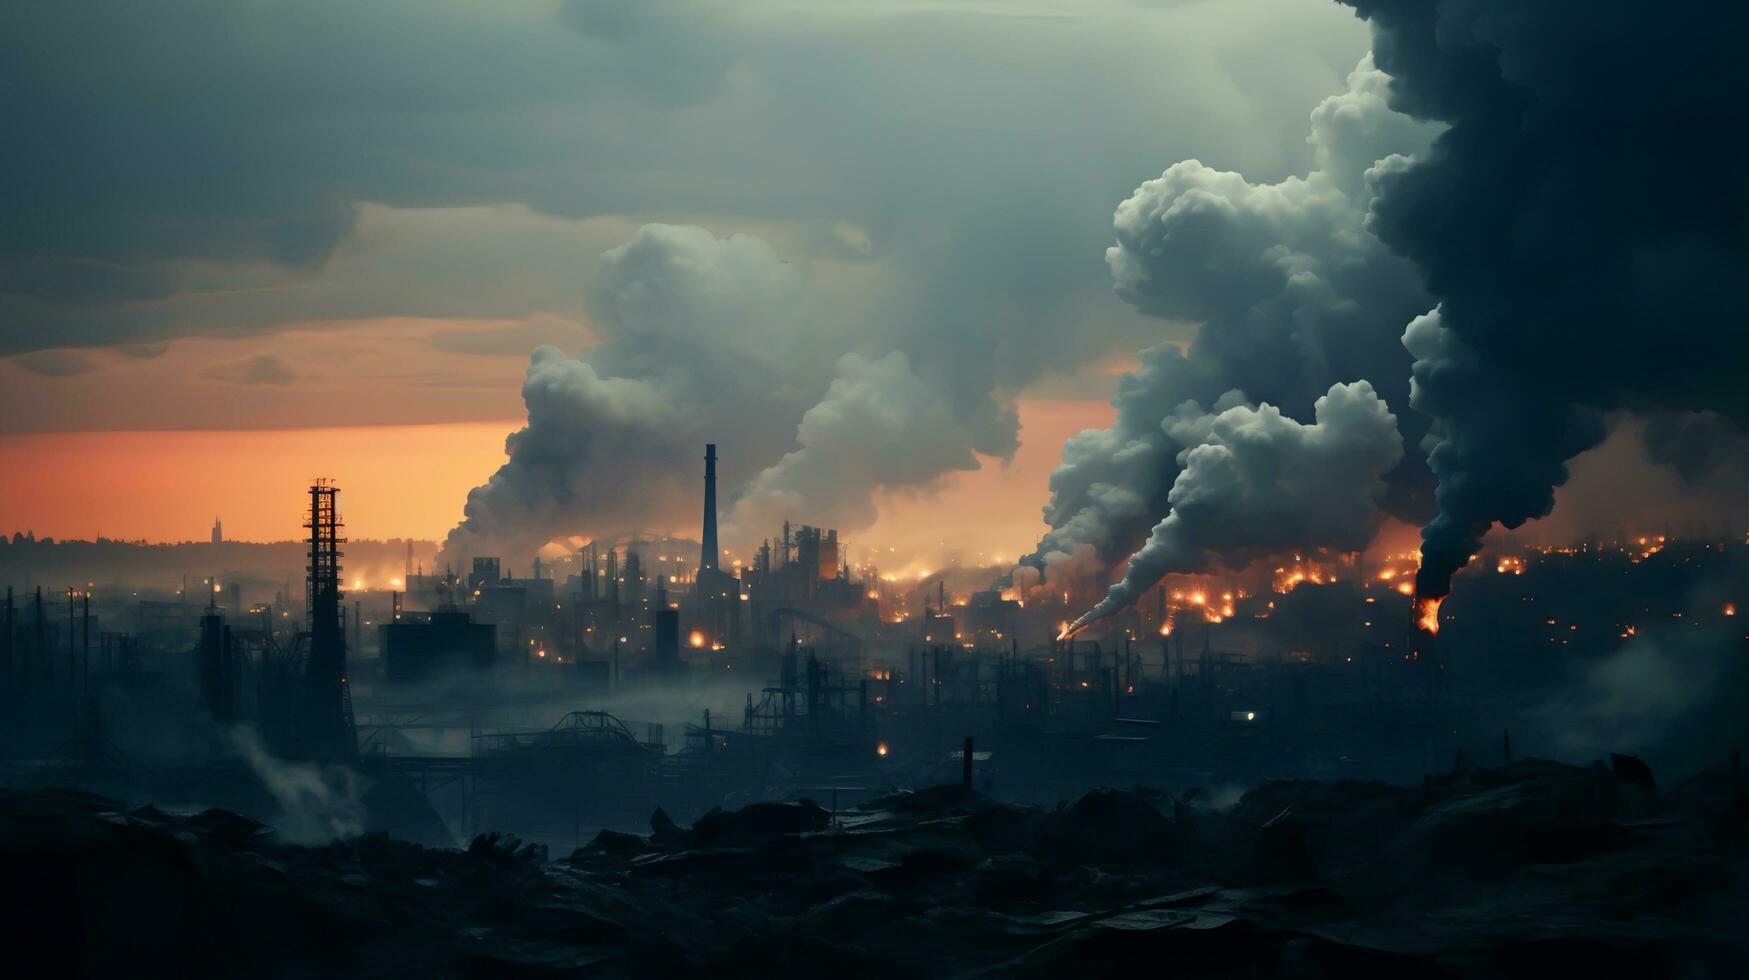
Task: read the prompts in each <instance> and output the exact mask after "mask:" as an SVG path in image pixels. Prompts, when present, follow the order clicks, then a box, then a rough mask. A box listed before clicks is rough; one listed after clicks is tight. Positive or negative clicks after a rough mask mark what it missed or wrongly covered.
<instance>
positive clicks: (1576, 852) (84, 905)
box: [0, 759, 1749, 980]
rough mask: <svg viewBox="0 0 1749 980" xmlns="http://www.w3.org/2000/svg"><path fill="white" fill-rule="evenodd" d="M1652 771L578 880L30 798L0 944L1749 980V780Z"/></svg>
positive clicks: (587, 859) (494, 854)
mask: <svg viewBox="0 0 1749 980" xmlns="http://www.w3.org/2000/svg"><path fill="white" fill-rule="evenodd" d="M1634 761H1637V760H1622V759H1618V760H1617V763H1616V765H1615V767H1614V768H1613V769H1612V768H1606V767H1602V766H1598V767H1593V768H1576V767H1572V766H1566V765H1561V764H1557V763H1552V762H1542V761H1536V760H1526V761H1521V762H1516V763H1512V764H1510V765H1507V766H1505V767H1504V768H1499V769H1472V770H1468V771H1464V772H1459V773H1454V774H1452V775H1450V776H1445V777H1439V778H1436V779H1431V780H1429V781H1428V782H1427V783H1426V784H1425V785H1422V786H1419V787H1396V786H1386V785H1383V784H1373V783H1310V782H1272V783H1266V784H1264V785H1262V786H1260V787H1258V788H1256V789H1254V790H1252V791H1251V792H1249V793H1247V794H1246V795H1245V796H1244V797H1243V798H1242V799H1241V800H1240V801H1239V802H1238V803H1237V804H1236V805H1234V806H1231V807H1230V808H1227V809H1225V810H1217V809H1215V808H1213V807H1211V806H1208V805H1207V804H1206V803H1205V802H1204V801H1203V800H1202V799H1200V798H1199V797H1198V796H1197V795H1196V794H1188V795H1187V797H1185V798H1178V799H1174V798H1170V797H1167V796H1164V795H1157V794H1153V793H1149V792H1146V791H1118V790H1109V789H1107V790H1098V791H1095V792H1091V793H1088V794H1086V795H1084V796H1082V797H1080V798H1079V799H1077V800H1074V801H1073V802H1070V803H1067V804H1064V805H1061V806H1059V807H1057V808H1056V809H1054V810H1048V809H1041V808H1034V807H1023V806H1014V805H1010V804H1004V803H999V802H995V801H992V800H990V799H987V798H984V797H981V796H978V795H975V794H967V793H965V792H963V791H961V790H960V789H958V788H957V787H953V788H948V787H941V788H936V789H931V790H927V791H921V792H917V793H914V794H900V795H896V796H891V797H887V798H884V799H882V800H878V801H875V802H873V803H870V804H868V805H866V806H864V807H861V808H858V809H856V810H851V811H845V812H842V813H840V814H837V815H836V816H834V815H833V814H831V813H829V812H828V811H826V810H825V809H822V808H821V807H819V806H817V805H815V804H814V803H811V802H807V801H803V802H798V803H777V804H771V803H767V804H757V805H754V806H750V807H747V808H745V809H742V810H737V811H731V812H722V811H719V812H714V813H712V814H710V815H707V816H706V817H705V818H703V819H701V820H699V821H698V822H697V823H696V824H695V825H694V826H693V827H691V828H688V829H682V828H680V827H678V826H675V825H674V824H673V822H672V821H670V820H668V819H667V817H666V816H665V815H663V814H660V813H659V812H658V814H657V815H656V816H655V817H654V819H653V820H652V827H653V832H652V834H651V835H650V836H647V837H645V836H636V835H630V834H618V833H612V832H604V833H603V834H601V835H600V836H599V837H598V838H596V840H595V841H594V842H592V843H591V844H590V845H589V846H587V847H584V848H582V849H579V850H578V851H577V852H576V853H574V854H572V855H570V856H568V857H564V858H560V859H557V860H548V856H547V855H546V854H545V853H544V851H543V850H542V849H540V848H537V847H534V846H532V845H526V844H523V843H522V842H521V841H519V840H517V839H515V838H513V837H501V836H497V835H483V836H481V837H479V838H476V839H475V840H474V841H473V843H472V844H471V845H470V846H469V847H468V848H467V849H466V850H465V851H463V850H433V849H428V848H423V847H420V846H417V845H414V844H408V843H404V842H399V841H395V840H390V839H388V838H386V837H382V836H379V835H367V836H364V837H359V838H355V839H351V840H347V841H343V842H339V843H335V844H331V845H328V846H325V847H314V848H311V847H298V846H292V845H288V844H283V843H280V842H278V841H277V840H276V839H275V835H274V833H273V831H272V829H271V828H269V827H266V826H263V825H261V824H258V823H256V822H254V821H252V820H249V819H247V818H244V817H241V816H238V815H236V814H233V813H230V812H228V811H223V810H208V811H206V812H203V813H199V814H195V815H192V816H178V815H172V814H168V813H164V812H161V811H158V810H155V809H153V808H151V807H146V808H142V809H137V810H132V811H129V810H125V809H123V808H122V807H121V806H120V805H119V804H116V803H114V802H113V801H109V800H106V799H103V798H101V797H95V796H90V795H86V794H80V793H74V792H70V791H57V790H49V791H40V792H35V793H30V794H19V793H9V792H8V793H0V873H3V874H4V876H5V880H6V881H7V882H8V884H9V886H10V888H9V890H10V892H11V893H12V895H13V896H14V898H15V903H14V904H15V908H14V911H12V912H11V913H9V915H8V916H6V917H5V918H4V921H5V926H4V927H0V932H4V933H13V935H9V936H7V938H8V939H9V940H11V946H12V948H13V949H15V950H20V949H25V948H29V949H34V950H36V951H38V954H41V953H44V952H46V953H48V954H49V955H50V956H54V957H61V956H64V957H67V959H66V960H65V961H64V962H63V963H62V967H63V969H62V970H59V971H53V972H65V973H72V974H84V975H106V976H125V975H140V976H145V975H164V974H166V973H169V972H171V971H173V972H174V973H175V974H177V975H184V976H191V975H198V976H212V975H248V976H252V977H303V976H332V975H347V976H367V977H390V976H407V975H424V976H437V977H451V976H454V977H467V976H492V977H522V976H528V977H560V976H600V977H621V976H624V977H634V976H640V977H647V976H674V975H678V974H679V972H680V971H682V970H699V971H704V972H703V973H702V974H701V975H705V976H711V977H723V976H753V975H768V976H801V975H808V974H819V975H825V976H830V977H832V978H833V980H849V978H855V977H888V978H891V977H903V976H915V975H925V976H991V977H1052V976H1104V975H1115V974H1117V973H1119V972H1120V971H1121V972H1128V971H1130V970H1132V969H1136V968H1144V967H1145V968H1149V969H1155V970H1169V971H1172V972H1173V973H1175V974H1177V975H1179V976H1189V977H1204V976H1206V977H1272V976H1281V977H1356V976H1416V977H1460V976H1488V977H1515V976H1526V977H1528V976H1536V977H1538V978H1544V977H1547V976H1550V975H1586V974H1587V973H1590V974H1592V975H1608V976H1636V977H1662V976H1672V977H1677V976H1679V977H1705V976H1722V975H1738V974H1737V973H1736V971H1737V970H1738V969H1739V968H1740V966H1741V964H1742V963H1743V962H1745V961H1746V957H1749V938H1746V937H1745V936H1744V935H1743V933H1742V930H1741V929H1740V926H1741V924H1742V923H1743V922H1744V921H1749V917H1746V915H1745V913H1746V912H1749V887H1746V886H1749V875H1746V874H1745V872H1746V870H1749V860H1746V858H1749V776H1745V775H1744V774H1742V773H1739V772H1735V771H1726V770H1719V771H1714V772H1710V773H1707V774H1704V775H1702V776H1701V777H1698V778H1696V779H1694V780H1692V781H1690V782H1688V783H1686V784H1684V785H1682V786H1680V787H1677V788H1676V789H1674V790H1672V791H1669V792H1665V793H1659V792H1658V791H1657V790H1656V789H1654V788H1653V787H1652V786H1651V785H1650V784H1649V773H1642V772H1641V771H1640V769H1643V767H1640V769H1636V768H1635V767H1634V766H1633V765H1632V762H1634Z"/></svg>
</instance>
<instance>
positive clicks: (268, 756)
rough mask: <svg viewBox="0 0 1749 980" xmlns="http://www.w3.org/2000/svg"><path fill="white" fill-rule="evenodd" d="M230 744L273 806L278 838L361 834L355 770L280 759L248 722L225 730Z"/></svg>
mask: <svg viewBox="0 0 1749 980" xmlns="http://www.w3.org/2000/svg"><path fill="white" fill-rule="evenodd" d="M230 742H231V746H232V748H233V749H235V750H236V752H237V755H238V756H239V757H240V758H242V760H243V761H244V762H246V763H248V764H249V768H250V769H251V770H253V771H254V772H255V775H256V776H257V777H258V778H260V780H261V785H262V786H263V787H264V788H266V790H267V792H268V795H270V796H272V797H273V801H274V803H275V804H277V805H278V807H279V812H278V813H276V814H274V817H273V826H274V830H275V831H276V832H277V833H278V834H279V836H280V837H281V838H283V839H284V840H286V841H287V842H289V843H292V844H308V845H316V844H326V843H328V842H330V841H333V840H337V839H340V838H345V837H357V836H358V835H359V834H361V833H363V832H364V789H365V786H364V778H363V777H362V776H360V775H359V774H358V773H357V772H356V771H355V770H353V769H350V768H348V767H346V766H330V765H318V764H316V763H312V762H291V761H288V760H285V759H281V758H279V757H277V756H275V755H274V754H273V753H271V752H269V751H268V750H267V746H266V745H265V744H263V743H262V741H261V735H260V733H259V732H257V731H256V730H255V729H254V728H251V727H248V726H239V727H237V728H233V729H231V731H230Z"/></svg>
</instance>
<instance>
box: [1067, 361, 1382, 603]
mask: <svg viewBox="0 0 1749 980" xmlns="http://www.w3.org/2000/svg"><path fill="white" fill-rule="evenodd" d="M1237 397H1242V396H1237ZM1313 414H1314V416H1315V418H1316V421H1315V422H1313V423H1311V424H1309V425H1307V424H1302V423H1300V422H1296V421H1294V420H1293V419H1291V418H1289V417H1287V416H1285V415H1283V414H1282V413H1281V411H1280V410H1279V409H1277V408H1275V407H1274V406H1272V405H1269V404H1262V405H1256V406H1252V405H1249V404H1237V405H1232V406H1231V407H1229V408H1226V409H1224V410H1217V411H1214V412H1205V411H1203V409H1202V406H1200V405H1198V404H1196V403H1194V402H1189V403H1186V404H1185V405H1183V406H1180V408H1179V409H1178V410H1177V411H1176V412H1175V413H1173V415H1172V416H1170V417H1168V418H1167V419H1166V420H1165V422H1164V423H1162V429H1163V430H1164V431H1165V432H1166V433H1167V434H1168V436H1169V438H1170V439H1171V440H1172V441H1173V442H1174V443H1175V444H1177V445H1183V446H1188V447H1190V448H1187V449H1184V450H1182V451H1180V453H1179V455H1178V459H1177V465H1178V476H1177V479H1175V480H1174V481H1173V484H1172V489H1171V491H1170V492H1169V493H1168V494H1167V502H1168V504H1169V505H1170V507H1171V512H1170V513H1169V514H1167V515H1166V517H1165V519H1164V520H1161V521H1160V522H1159V523H1158V524H1155V525H1154V529H1153V532H1152V533H1151V534H1150V535H1149V536H1148V541H1147V544H1145V545H1143V547H1142V549H1141V550H1140V551H1138V552H1136V553H1135V554H1134V555H1132V556H1131V557H1130V561H1129V567H1128V569H1127V571H1126V572H1125V574H1124V577H1123V579H1122V580H1121V581H1119V582H1118V583H1117V584H1115V585H1113V586H1112V587H1111V590H1110V591H1109V592H1108V593H1107V594H1106V597H1105V598H1104V599H1103V600H1101V601H1100V602H1099V604H1098V605H1096V606H1094V608H1093V609H1091V610H1089V611H1088V612H1087V613H1085V614H1084V615H1082V616H1081V618H1079V619H1077V620H1076V621H1075V622H1074V623H1073V624H1071V626H1070V627H1069V632H1070V633H1073V632H1076V631H1079V630H1081V629H1083V628H1085V627H1086V626H1088V625H1089V624H1091V623H1093V622H1095V621H1097V620H1099V619H1102V618H1104V617H1106V616H1109V615H1111V614H1113V613H1115V612H1118V611H1119V610H1122V609H1124V608H1125V607H1127V606H1129V605H1131V604H1133V603H1134V602H1135V601H1136V600H1137V599H1138V598H1139V597H1140V596H1141V594H1142V593H1143V592H1145V591H1147V590H1148V589H1149V588H1151V587H1152V586H1153V585H1154V584H1155V583H1156V582H1158V581H1160V579H1161V578H1162V577H1164V576H1165V575H1168V574H1170V573H1173V572H1193V571H1203V570H1205V569H1208V568H1210V567H1213V566H1218V565H1221V564H1223V563H1226V562H1231V561H1244V560H1247V559H1248V558H1250V557H1254V556H1257V555H1261V554H1267V553H1270V552H1275V551H1281V550H1284V549H1287V548H1307V549H1314V548H1327V549H1330V550H1332V551H1358V550H1360V549H1362V548H1364V547H1366V545H1367V544H1368V543H1370V542H1371V541H1372V539H1373V536H1374V535H1375V534H1377V533H1378V527H1379V522H1380V521H1381V520H1382V518H1383V514H1382V512H1381V511H1380V509H1379V505H1380V502H1381V501H1382V500H1383V499H1384V496H1385V491H1386V483H1385V476H1386V474H1388V473H1389V472H1390V471H1391V469H1392V467H1394V466H1396V465H1397V463H1398V462H1399V461H1400V460H1401V459H1402V458H1403V440H1402V437H1401V436H1400V435H1399V434H1398V432H1397V420H1396V418H1395V416H1393V415H1392V414H1391V410H1390V408H1389V407H1388V406H1386V404H1385V403H1384V400H1383V399H1381V398H1379V396H1378V394H1377V393H1376V392H1375V391H1373V388H1372V385H1370V384H1368V383H1367V382H1365V381H1356V382H1354V383H1352V384H1337V385H1334V386H1332V387H1331V388H1330V390H1329V391H1328V392H1327V393H1326V394H1325V395H1324V396H1323V397H1322V398H1319V399H1318V401H1317V403H1316V404H1315V405H1314V407H1313Z"/></svg>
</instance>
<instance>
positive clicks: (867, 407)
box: [445, 225, 1013, 555]
mask: <svg viewBox="0 0 1749 980" xmlns="http://www.w3.org/2000/svg"><path fill="white" fill-rule="evenodd" d="M591 302H592V305H593V307H594V308H595V310H596V312H597V314H598V317H599V320H600V322H601V326H602V331H603V334H604V339H603V342H602V343H601V344H600V345H599V346H596V347H592V348H590V349H588V350H586V351H584V352H582V353H581V354H579V355H577V356H575V357H573V356H568V355H566V354H564V353H562V352H560V351H558V350H557V349H555V348H552V347H542V348H539V349H537V350H536V351H535V352H534V356H533V359H532V362H531V364H530V366H529V370H528V375H527V378H526V380H525V381H524V383H523V388H522V393H523V401H524V402H525V404H526V405H527V408H528V423H527V425H526V426H524V427H523V428H522V429H521V430H519V431H517V432H515V433H513V434H512V435H511V436H510V437H509V439H508V440H507V443H506V449H507V452H508V454H509V457H510V458H509V460H508V461H507V462H505V464H504V465H503V466H501V467H500V468H499V470H498V472H497V473H495V474H494V475H493V476H492V478H491V479H490V480H489V481H488V482H487V483H486V484H485V485H484V486H481V487H478V488H476V489H475V490H473V491H472V492H471V493H470V494H469V495H468V501H467V506H466V510H465V515H466V516H465V519H464V520H463V522H462V523H461V524H460V525H459V526H458V527H457V528H456V529H455V530H454V531H452V532H451V533H450V536H449V539H448V541H447V542H446V543H445V550H446V552H451V553H454V554H458V555H461V554H481V553H502V554H510V555H525V554H527V553H529V552H531V551H533V550H534V549H536V548H538V547H540V546H541V545H542V544H544V543H546V542H547V541H549V540H551V539H552V538H554V537H558V536H561V535H569V534H577V535H588V536H596V535H601V534H609V533H614V532H618V531H622V530H626V529H630V528H640V527H643V528H648V529H650V530H654V531H659V532H660V531H667V530H670V529H672V528H673V527H674V526H676V525H678V524H681V523H685V522H690V521H695V520H696V519H697V507H698V488H699V483H698V480H699V475H700V472H701V469H702V464H701V463H700V462H698V459H699V457H700V456H701V455H702V452H703V446H704V443H706V442H715V443H718V444H719V447H720V455H721V458H722V463H721V468H720V472H719V478H720V479H721V480H722V482H723V483H724V484H725V486H726V487H728V488H736V487H737V486H738V485H740V484H742V483H743V482H746V481H751V482H746V485H745V486H740V487H739V489H731V491H730V492H729V494H728V496H729V497H730V499H732V500H734V501H735V502H736V506H735V509H734V510H733V512H732V514H731V515H730V519H729V521H727V522H726V525H725V537H726V538H727V539H730V540H737V534H736V532H737V530H739V531H740V536H739V539H738V540H743V541H744V540H751V539H752V538H754V537H756V536H757V533H758V531H759V530H762V527H760V526H756V524H757V523H758V522H762V521H770V522H774V523H775V522H776V521H781V520H782V519H783V518H784V517H787V516H791V515H792V514H795V513H801V512H804V506H803V505H804V504H805V505H806V508H805V513H806V514H807V515H808V517H809V519H810V520H815V521H832V522H837V523H838V524H839V526H843V527H847V528H855V527H860V526H862V525H865V524H867V523H868V522H869V521H872V519H873V517H874V506H873V503H872V502H871V497H870V495H871V494H872V493H873V492H875V491H876V490H877V489H879V488H882V487H892V486H913V485H921V484H928V483H929V482H931V481H933V480H935V479H936V478H938V477H939V476H941V475H942V474H943V473H945V472H947V471H950V470H954V469H973V468H976V467H977V465H978V463H977V459H976V457H975V456H974V455H973V449H974V448H982V445H983V443H982V442H981V436H980V432H979V431H978V427H977V426H976V425H975V424H974V423H973V422H968V421H966V420H962V419H961V418H960V417H959V415H958V414H957V413H956V412H955V411H954V408H953V406H952V405H950V404H949V403H948V402H947V400H946V397H945V395H944V390H945V389H944V386H941V385H932V384H926V383H925V382H924V381H922V380H920V379H919V377H918V376H917V375H916V374H915V373H914V372H913V368H912V363H911V361H910V360H909V358H908V357H907V356H906V355H905V354H904V353H903V352H901V351H893V350H888V351H880V352H879V354H878V356H876V355H875V354H872V353H869V352H867V351H866V350H864V349H859V348H861V347H864V346H865V345H868V344H874V345H876V346H877V348H878V345H879V344H880V342H881V337H880V334H879V332H878V331H868V330H865V329H862V327H863V325H862V324H860V323H858V322H855V321H851V320H848V319H847V318H846V317H845V316H844V315H843V314H842V312H840V311H838V310H836V309H835V308H834V304H833V300H832V295H831V292H830V289H829V288H828V287H826V286H823V285H821V284H818V283H814V282H810V281H808V279H807V278H806V277H805V276H804V274H803V272H802V271H801V270H799V269H797V268H796V267H794V266H791V265H789V264H787V263H785V262H784V261H783V260H782V259H781V258H780V257H779V256H778V255H777V253H776V252H775V251H774V250H773V249H772V248H771V247H770V246H769V245H768V244H767V243H766V242H764V241H763V240H761V239H759V238H756V237H753V236H750V235H734V236H731V237H728V238H719V237H717V236H715V235H713V234H712V233H710V232H709V231H706V230H704V229H702V228H695V227H681V226H671V225H647V226H645V227H644V228H642V229H640V230H639V231H638V232H637V234H636V235H635V236H634V237H633V238H632V240H631V241H630V242H628V243H627V244H626V245H624V246H621V247H620V248H616V249H613V250H611V251H609V252H608V253H606V254H605V255H604V256H602V260H601V267H600V275H599V282H598V283H597V284H596V285H595V287H594V288H593V289H592V291H591ZM986 400H987V399H986ZM1012 424H1013V423H1012V419H1010V421H1009V426H1010V428H1011V427H1012Z"/></svg>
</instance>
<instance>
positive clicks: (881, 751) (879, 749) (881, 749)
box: [875, 742, 887, 758]
mask: <svg viewBox="0 0 1749 980" xmlns="http://www.w3.org/2000/svg"><path fill="white" fill-rule="evenodd" d="M886 754H887V743H885V742H882V743H880V744H879V745H876V746H875V755H878V756H881V757H882V758H885V757H886Z"/></svg>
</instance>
